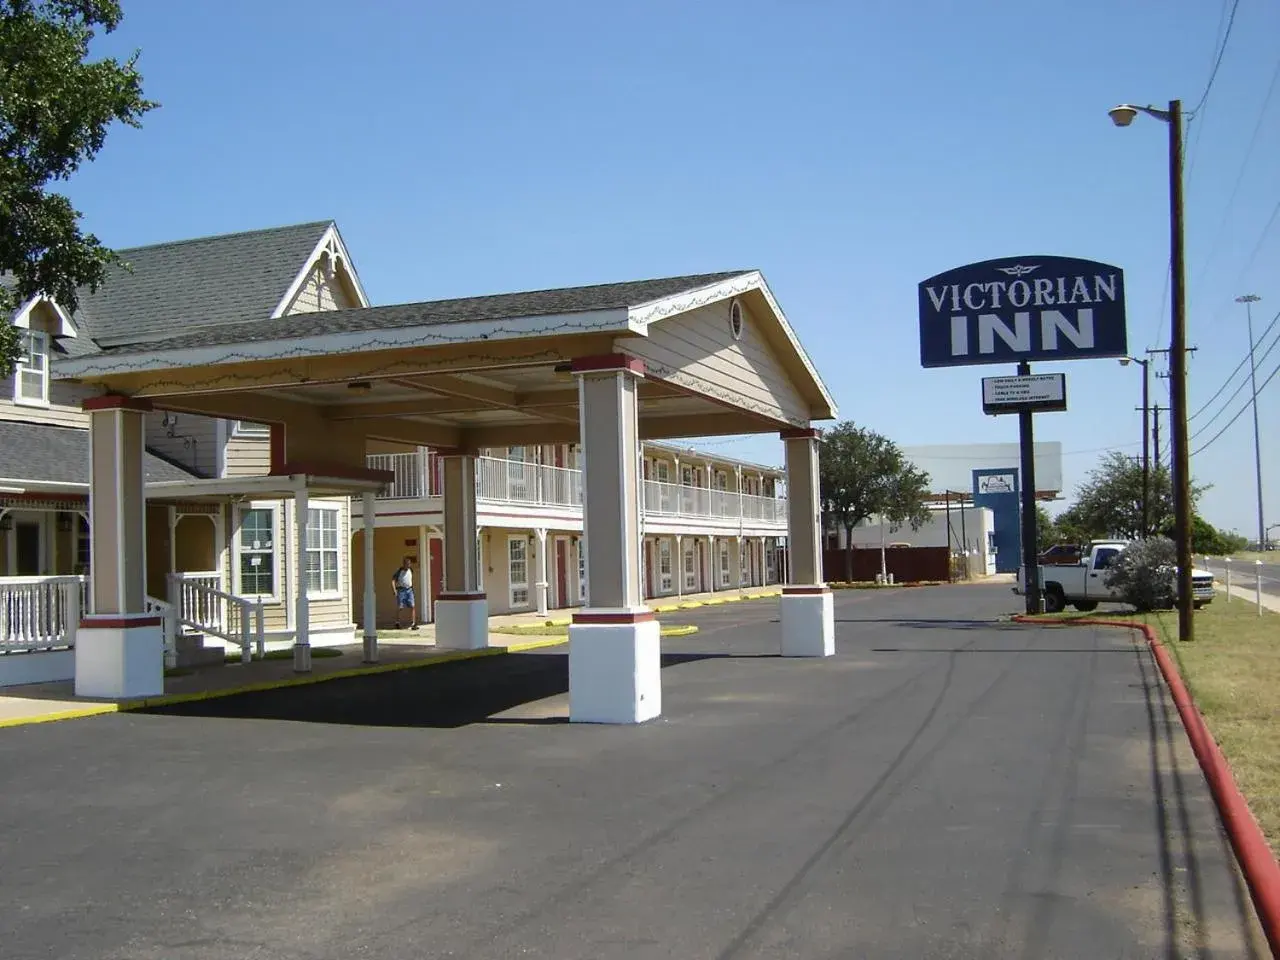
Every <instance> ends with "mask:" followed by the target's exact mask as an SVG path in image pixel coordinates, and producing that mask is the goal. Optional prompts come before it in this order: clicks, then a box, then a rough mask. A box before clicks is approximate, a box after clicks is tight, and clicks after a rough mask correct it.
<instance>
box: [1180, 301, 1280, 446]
mask: <svg viewBox="0 0 1280 960" xmlns="http://www.w3.org/2000/svg"><path fill="white" fill-rule="evenodd" d="M1277 323H1280V312H1277V313H1276V315H1275V316H1274V317H1273V318H1272V319H1271V322H1270V323H1269V324H1267V328H1266V329H1265V330H1263V331H1262V333H1261V334H1259V336H1258V339H1257V340H1256V341H1255V346H1254V352H1256V351H1257V346H1256V344H1257V343H1261V342H1262V341H1264V340H1266V339H1267V334H1269V333H1270V332H1271V331H1272V329H1273V328H1274V327H1275V325H1276V324H1277ZM1248 362H1249V354H1247V353H1246V354H1245V356H1244V359H1243V360H1241V361H1240V362H1239V363H1238V364H1237V365H1236V368H1235V369H1234V370H1232V371H1231V373H1229V374H1228V375H1227V379H1225V380H1224V381H1222V386H1220V387H1218V390H1217V392H1216V393H1214V395H1213V396H1212V397H1210V398H1209V399H1208V400H1206V401H1205V402H1204V404H1203V405H1202V406H1201V407H1200V409H1199V410H1197V411H1196V412H1195V413H1193V414H1191V416H1189V417H1187V421H1188V422H1190V421H1192V420H1194V419H1196V418H1197V417H1198V416H1200V414H1202V413H1204V412H1205V411H1206V410H1208V409H1209V407H1210V406H1211V405H1212V404H1213V401H1215V400H1217V399H1218V398H1219V397H1220V396H1222V392H1223V391H1224V390H1226V389H1227V387H1229V386H1230V385H1231V381H1232V380H1234V379H1235V376H1236V374H1237V373H1239V372H1240V371H1241V370H1243V369H1244V365H1245V364H1246V363H1248ZM1227 402H1228V403H1230V402H1231V401H1230V400H1228V401H1227Z"/></svg>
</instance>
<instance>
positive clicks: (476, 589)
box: [428, 450, 489, 650]
mask: <svg viewBox="0 0 1280 960" xmlns="http://www.w3.org/2000/svg"><path fill="white" fill-rule="evenodd" d="M439 456H440V458H441V461H442V463H443V472H444V589H443V590H442V591H441V592H440V596H439V598H438V599H437V600H436V646H437V647H440V648H441V649H446V650H479V649H481V648H483V647H487V646H488V645H489V601H488V599H487V598H486V597H485V594H484V590H483V589H481V587H480V563H479V553H478V550H479V540H478V537H477V528H476V456H475V453H474V451H462V450H450V451H447V452H441V453H440V454H439ZM428 589H429V588H428Z"/></svg>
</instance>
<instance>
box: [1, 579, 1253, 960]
mask: <svg viewBox="0 0 1280 960" xmlns="http://www.w3.org/2000/svg"><path fill="white" fill-rule="evenodd" d="M1015 604H1016V598H1014V597H1012V595H1011V594H1010V593H1009V590H1008V588H1007V587H994V588H990V587H951V588H948V587H942V588H936V589H918V590H900V591H894V592H892V593H890V592H860V593H852V592H851V593H843V594H839V595H838V598H837V619H838V621H839V622H838V624H837V632H838V642H837V648H838V655H837V656H836V657H835V658H833V659H830V660H826V661H799V660H783V659H780V658H778V657H776V656H773V653H774V651H775V650H776V635H777V629H778V628H777V624H776V623H773V622H771V620H772V619H773V618H774V617H775V611H776V606H775V604H774V603H771V602H759V603H741V604H732V605H726V606H724V607H716V608H708V609H706V610H704V611H695V612H693V613H692V614H691V615H690V616H689V617H688V618H687V619H688V620H690V621H692V622H697V623H698V624H699V625H700V626H701V627H702V631H701V632H700V633H699V634H697V635H694V636H691V637H687V638H683V639H680V640H679V641H673V642H672V643H671V644H669V658H668V660H669V662H668V666H667V668H666V669H665V670H664V672H663V680H664V694H665V716H664V718H663V719H661V720H659V721H656V722H653V723H650V724H647V725H645V726H643V727H639V728H634V727H632V728H623V727H592V726H581V725H569V724H567V723H564V722H563V718H564V716H565V708H566V704H565V697H564V690H565V672H566V669H565V660H564V655H563V652H562V651H559V652H557V651H554V650H553V651H547V652H540V653H535V654H525V655H515V656H510V657H502V658H492V659H486V660H479V661H472V662H468V663H458V664H454V665H449V666H444V667H438V668H432V669H427V670H414V671H407V672H404V673H399V674H388V675H383V676H379V677H371V678H368V679H359V680H350V681H335V682H331V683H325V684H318V685H315V686H311V687H305V688H298V689H296V690H292V691H283V692H279V693H271V694H256V695H249V696H242V697H238V698H230V699H224V700H217V701H209V702H206V703H204V704H189V705H186V706H184V707H182V708H173V709H172V710H171V711H170V712H169V713H168V714H165V715H160V714H156V715H138V714H120V715H109V716H104V717H96V718H91V719H87V720H77V721H69V722H64V723H54V724H44V725H40V726H33V727H19V728H14V729H10V730H0V905H3V906H2V907H0V955H3V957H5V958H6V960H17V958H35V957H50V958H52V957H59V958H62V957H65V958H71V957H76V958H80V957H84V958H88V957H93V958H125V957H128V958H136V960H150V958H165V960H171V958H197V960H221V958H233V957H234V958H246V960H251V958H342V960H349V958H355V957H378V958H389V957H430V958H436V957H456V958H477V960H478V958H485V960H489V958H507V957H548V958H557V960H579V958H581V960H588V958H590V960H599V958H621V957H626V958H643V960H648V958H677V960H700V958H708V960H728V958H735V960H736V958H766V957H767V958H782V957H787V958H824V960H825V958H851V960H852V958H859V960H861V958H882V957H883V958H888V957H895V958H896V957H902V958H911V960H918V958H935V957H936V958H941V957H1019V958H1021V957H1079V958H1088V960H1092V958H1115V957H1135V958H1138V957H1141V958H1151V957H1166V956H1168V957H1173V956H1179V957H1181V956H1214V957H1247V956H1262V955H1264V953H1263V949H1264V948H1261V947H1257V946H1256V944H1260V943H1261V941H1260V940H1256V939H1255V940H1252V941H1251V940H1250V939H1249V938H1250V937H1256V932H1254V931H1253V926H1252V923H1253V922H1252V919H1251V913H1250V911H1249V908H1248V901H1247V896H1246V894H1245V892H1244V890H1243V887H1242V885H1241V884H1240V882H1239V880H1238V878H1237V876H1236V874H1235V872H1234V870H1233V869H1232V867H1231V865H1230V858H1229V853H1228V851H1227V849H1226V847H1225V844H1224V843H1223V840H1222V838H1221V836H1220V833H1219V831H1218V828H1217V823H1216V819H1215V817H1214V815H1213V809H1212V804H1211V802H1210V800H1209V797H1208V792H1207V789H1206V787H1205V785H1204V782H1203V780H1202V778H1201V776H1200V774H1199V771H1198V768H1197V767H1196V766H1195V763H1194V760H1193V759H1192V757H1191V755H1190V752H1189V750H1188V749H1187V748H1186V745H1185V738H1184V737H1183V735H1182V732H1181V730H1180V728H1179V727H1178V725H1177V714H1176V711H1175V710H1174V709H1173V707H1172V705H1171V704H1170V703H1169V702H1168V701H1167V699H1166V698H1165V696H1164V695H1163V693H1162V692H1161V689H1160V687H1159V684H1158V680H1157V675H1156V672H1155V669H1154V666H1153V664H1152V663H1151V661H1150V659H1149V657H1148V655H1147V654H1146V653H1145V652H1144V651H1143V650H1142V648H1140V647H1138V646H1135V645H1134V644H1132V643H1131V642H1130V640H1129V638H1128V637H1127V635H1126V634H1125V633H1123V632H1114V631H1103V630H1090V629H1085V628H1073V629H1061V628H1058V629H1053V628H1026V627H1017V626H1013V625H1007V624H1000V623H996V622H993V621H994V618H995V617H996V616H997V615H999V614H1001V613H1005V612H1009V611H1010V610H1011V608H1012V607H1013V606H1014V605H1015ZM285 718H291V719H285ZM1250 943H1253V944H1255V946H1254V947H1251V946H1250Z"/></svg>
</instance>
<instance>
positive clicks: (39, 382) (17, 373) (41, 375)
mask: <svg viewBox="0 0 1280 960" xmlns="http://www.w3.org/2000/svg"><path fill="white" fill-rule="evenodd" d="M19 342H20V344H21V349H22V352H21V353H19V354H18V363H17V365H16V366H15V368H14V371H13V399H14V402H15V403H28V404H32V403H34V404H46V403H48V402H49V335H48V334H47V333H44V332H43V331H40V330H22V331H20V332H19Z"/></svg>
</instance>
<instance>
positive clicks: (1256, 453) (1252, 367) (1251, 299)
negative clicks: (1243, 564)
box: [1236, 293, 1267, 550]
mask: <svg viewBox="0 0 1280 960" xmlns="http://www.w3.org/2000/svg"><path fill="white" fill-rule="evenodd" d="M1261 299H1262V298H1261V297H1260V296H1258V295H1257V294H1256V293H1246V294H1245V295H1244V296H1242V297H1236V303H1243V304H1244V310H1245V316H1246V317H1247V318H1248V323H1249V389H1250V390H1251V391H1252V392H1253V460H1254V469H1255V470H1256V471H1257V475H1258V549H1259V550H1265V549H1267V525H1266V523H1265V522H1264V521H1263V519H1262V437H1261V434H1260V433H1259V431H1258V361H1257V358H1256V356H1255V355H1254V343H1253V305H1254V304H1255V303H1257V302H1258V301H1259V300H1261Z"/></svg>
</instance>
